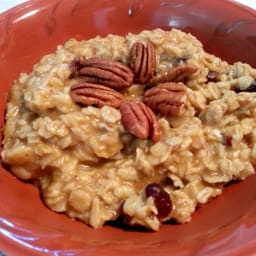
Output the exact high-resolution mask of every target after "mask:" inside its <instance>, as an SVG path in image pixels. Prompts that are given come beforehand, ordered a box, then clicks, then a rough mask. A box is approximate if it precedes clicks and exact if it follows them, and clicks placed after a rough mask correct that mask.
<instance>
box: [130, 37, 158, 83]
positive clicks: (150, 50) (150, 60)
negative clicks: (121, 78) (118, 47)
mask: <svg viewBox="0 0 256 256" xmlns="http://www.w3.org/2000/svg"><path fill="white" fill-rule="evenodd" d="M129 66H130V68H131V69H132V71H133V72H134V74H135V81H136V82H138V83H141V84H144V83H146V82H148V81H149V80H150V79H151V78H152V77H153V75H154V71H155V66H156V53H155V49H154V46H153V45H152V44H151V43H149V42H148V43H147V45H144V44H143V43H140V42H136V43H134V44H133V45H132V47H131V50H130V63H129Z"/></svg>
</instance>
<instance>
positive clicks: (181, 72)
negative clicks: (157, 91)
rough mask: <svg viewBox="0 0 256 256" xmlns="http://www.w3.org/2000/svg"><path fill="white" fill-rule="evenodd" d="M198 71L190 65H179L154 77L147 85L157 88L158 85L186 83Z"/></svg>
mask: <svg viewBox="0 0 256 256" xmlns="http://www.w3.org/2000/svg"><path fill="white" fill-rule="evenodd" d="M197 70H198V68H197V67H195V66H192V65H189V64H184V65H179V66H176V67H174V68H172V69H169V70H167V71H165V72H162V73H160V74H158V75H157V76H155V77H153V78H152V79H151V80H150V81H149V83H148V84H147V85H148V86H155V85H157V84H160V83H167V82H175V83H178V82H184V81H185V80H186V79H187V78H188V77H189V76H190V75H192V74H193V73H195V72H196V71H197Z"/></svg>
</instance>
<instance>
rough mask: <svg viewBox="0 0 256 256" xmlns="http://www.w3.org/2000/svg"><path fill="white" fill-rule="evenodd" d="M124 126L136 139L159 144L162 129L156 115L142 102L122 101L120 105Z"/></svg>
mask: <svg viewBox="0 0 256 256" xmlns="http://www.w3.org/2000/svg"><path fill="white" fill-rule="evenodd" d="M120 112H121V120H122V123H123V126H124V127H125V128H126V129H127V130H128V131H129V132H131V133H132V134H133V135H134V136H135V137H137V138H139V139H142V140H145V139H151V140H152V141H153V142H157V141H158V140H159V139H160V127H159V124H158V122H157V119H156V117H155V114H154V113H153V112H152V110H151V109H150V108H148V107H147V106H146V105H145V104H144V103H142V102H134V101H122V102H121V105H120Z"/></svg>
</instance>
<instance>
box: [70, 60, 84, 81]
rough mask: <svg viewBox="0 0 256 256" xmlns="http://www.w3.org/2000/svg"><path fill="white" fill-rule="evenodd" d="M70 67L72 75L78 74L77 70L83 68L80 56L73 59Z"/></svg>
mask: <svg viewBox="0 0 256 256" xmlns="http://www.w3.org/2000/svg"><path fill="white" fill-rule="evenodd" d="M69 67H70V69H71V75H70V77H71V78H72V77H75V76H76V75H77V72H78V71H79V69H81V68H82V64H81V60H80V59H79V58H75V59H73V60H72V61H71V63H70V64H69Z"/></svg>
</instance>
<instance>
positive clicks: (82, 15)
mask: <svg viewBox="0 0 256 256" xmlns="http://www.w3.org/2000/svg"><path fill="white" fill-rule="evenodd" d="M157 27H160V28H163V29H167V30H168V29H170V28H172V27H175V28H179V29H182V30H184V31H187V32H191V33H193V34H194V35H195V36H197V37H198V38H199V39H200V40H201V41H202V42H203V44H204V45H205V49H206V50H207V51H209V52H211V53H214V54H216V55H218V56H220V57H222V58H224V59H225V60H227V61H229V62H234V61H238V60H241V61H244V62H248V63H249V64H251V65H252V66H254V67H256V46H255V45H256V12H255V11H253V10H251V9H249V8H246V7H242V6H240V5H237V4H235V3H232V2H230V1H227V0H215V1H206V0H172V1H171V0H162V1H160V0H115V1H113V0H94V1H91V0H73V1H71V0H51V1H45V0H36V1H28V2H27V3H25V4H22V5H20V6H18V7H16V8H14V9H12V10H10V11H8V12H6V13H4V14H2V15H0V33H1V36H0V70H1V76H0V92H1V93H0V98H1V99H0V111H1V112H0V117H1V126H2V125H3V122H4V111H5V104H6V99H7V93H8V91H9V89H10V87H11V84H12V81H13V80H14V79H16V78H17V77H18V74H19V73H20V72H29V71H31V69H32V66H33V64H35V63H36V62H37V61H38V60H39V58H40V57H41V56H42V55H45V54H47V53H50V52H52V51H54V50H55V48H56V46H57V45H58V44H62V43H64V42H65V41H66V40H67V39H69V38H70V37H75V38H77V39H89V38H91V37H94V36H96V35H98V34H99V35H102V36H104V35H107V34H108V33H113V34H120V35H125V34H126V33H128V32H139V31H141V30H144V29H153V28H157ZM255 184H256V175H254V176H251V177H249V178H248V179H247V180H246V181H244V182H240V183H235V184H232V185H229V186H228V187H226V188H225V189H224V192H223V195H221V196H220V197H218V198H216V199H214V200H212V201H211V202H210V203H208V204H207V205H205V206H204V207H203V208H201V209H199V210H198V211H197V212H196V213H195V214H194V215H193V219H192V221H191V222H190V223H189V224H185V225H170V224H166V225H164V226H162V228H161V229H160V231H159V232H156V233H154V232H145V231H139V230H137V231H135V230H130V229H126V228H124V227H120V226H118V225H116V226H113V225H107V226H105V227H103V228H102V229H101V230H93V229H91V228H89V227H87V226H86V225H85V224H82V223H81V222H79V221H72V220H71V219H69V218H68V217H66V216H64V215H60V214H56V213H54V212H51V211H50V210H48V209H47V208H46V207H45V206H44V205H43V204H42V202H41V200H40V198H39V193H38V191H37V189H36V188H35V187H33V186H32V185H30V184H28V183H23V182H20V181H19V180H17V179H16V178H15V177H14V176H13V175H11V174H10V173H9V172H8V171H7V170H6V169H4V168H3V167H2V168H1V169H0V187H1V193H0V250H2V252H3V253H5V254H7V255H12V256H16V255H65V256H66V255H69V256H70V255H122V256H125V255H131V254H132V253H136V254H138V255H179V256H188V255H197V256H200V255H201V256H203V255H207V256H216V255H217V256H219V255H233V256H234V255H239V256H240V255H253V253H254V252H255V251H256V202H255V201H256V186H255ZM0 255H1V253H0Z"/></svg>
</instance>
